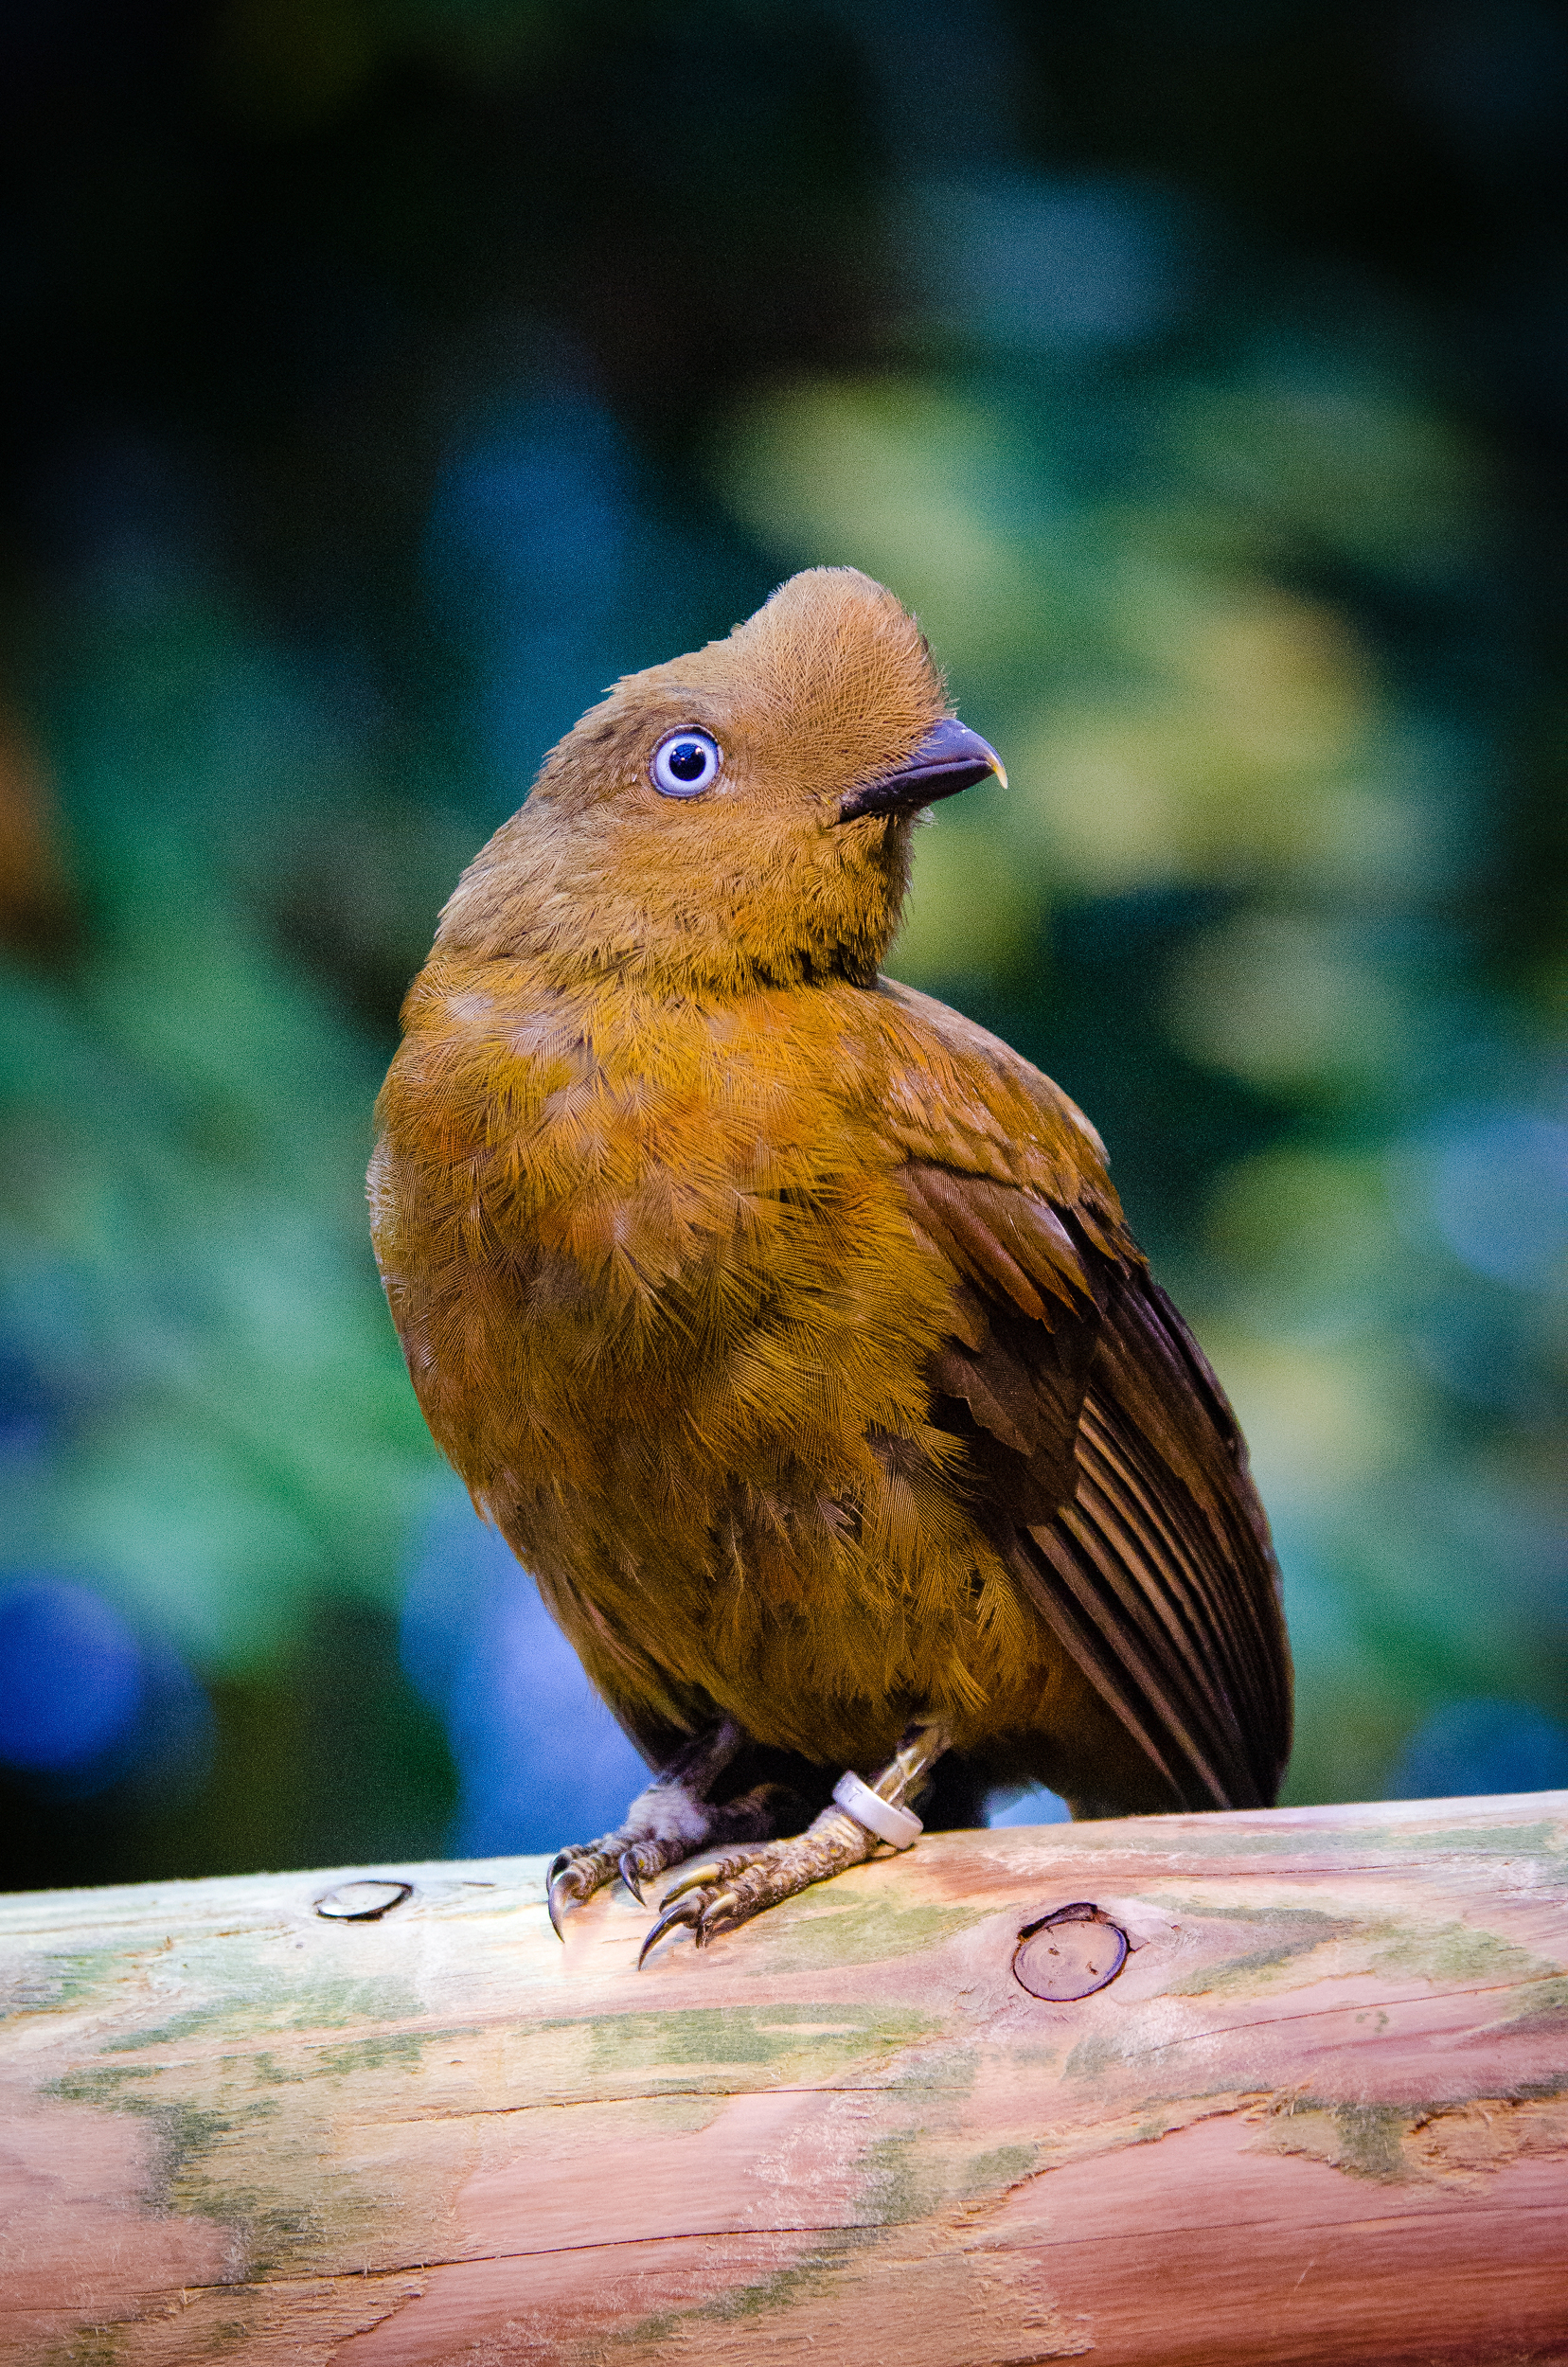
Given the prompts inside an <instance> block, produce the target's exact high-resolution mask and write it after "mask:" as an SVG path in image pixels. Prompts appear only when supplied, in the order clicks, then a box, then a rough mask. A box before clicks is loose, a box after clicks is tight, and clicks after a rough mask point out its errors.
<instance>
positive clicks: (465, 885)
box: [436, 817, 909, 997]
mask: <svg viewBox="0 0 1568 2367" xmlns="http://www.w3.org/2000/svg"><path fill="white" fill-rule="evenodd" d="M520 821H521V817H514V820H513V822H512V823H508V824H506V825H504V826H503V828H501V829H500V830H498V831H497V832H496V834H495V836H494V838H492V839H491V840H490V844H489V845H487V846H485V847H484V848H482V849H481V851H480V853H479V854H478V855H477V856H476V857H475V858H474V860H473V862H472V863H471V864H470V866H469V868H468V870H467V871H466V872H465V873H464V875H463V878H462V880H461V881H460V882H459V884H458V886H457V888H456V890H455V892H454V895H453V897H452V899H451V900H450V902H449V903H448V905H447V907H446V910H445V912H444V913H443V914H442V916H441V925H440V929H439V931H438V933H437V940H436V950H437V952H439V953H443V954H448V955H458V956H461V957H464V958H467V959H469V960H477V961H486V960H522V961H526V963H527V964H528V966H529V968H530V969H531V970H533V971H534V972H535V974H536V975H538V976H539V977H540V978H541V979H542V980H543V981H544V982H545V983H547V984H548V985H550V986H551V987H554V988H558V989H561V990H562V991H570V990H572V989H574V988H578V987H580V986H585V985H592V984H593V983H594V982H595V981H596V980H597V981H604V982H615V983H621V984H627V985H634V986H637V987H639V988H645V989H647V990H650V991H652V992H654V993H671V994H675V995H682V996H684V995H687V994H690V993H693V992H695V993H699V994H701V995H704V997H712V996H721V997H722V996H729V995H738V996H739V995H748V994H752V993H755V992H757V990H758V989H759V988H777V987H789V986H796V985H811V984H822V983H825V982H827V981H829V980H833V979H842V980H845V981H846V982H848V983H849V984H851V985H856V986H864V987H869V986H871V985H873V984H874V983H875V981H876V978H877V975H878V972H879V970H880V969H881V966H882V957H883V955H884V954H885V952H886V951H887V948H888V946H889V944H890V943H891V942H892V939H893V936H894V934H895V932H896V930H897V928H898V923H899V917H900V910H901V907H902V903H903V897H904V891H905V888H906V886H907V883H908V877H909V850H908V832H907V828H901V827H900V828H896V829H895V828H889V829H887V830H886V831H884V832H881V833H867V834H863V835H862V838H861V840H860V842H859V843H858V844H853V845H838V844H830V845H829V847H828V849H827V850H826V854H825V855H823V856H820V857H819V859H818V860H816V861H813V862H803V863H800V864H799V865H798V866H795V867H794V868H793V871H792V873H791V874H789V875H788V876H784V877H780V876H779V874H778V873H777V872H776V871H770V870H766V869H760V870H752V869H749V868H748V869H747V870H745V871H739V870H738V871H737V872H736V873H735V874H733V875H729V876H726V874H725V872H724V871H723V870H722V868H721V869H716V870H715V871H711V872H709V873H708V874H706V875H705V876H691V875H690V874H689V873H678V872H676V871H675V870H673V869H672V868H664V867H661V866H659V865H657V864H656V863H641V864H630V863H626V862H624V861H619V862H617V861H613V860H603V861H600V862H598V863H595V862H592V861H584V860H583V858H582V854H581V850H580V848H579V847H577V846H563V845H561V843H560V842H559V841H557V840H554V839H553V838H551V837H548V836H544V835H543V834H541V835H540V836H539V837H537V838H534V839H532V840H530V839H529V837H528V836H527V835H526V833H525V832H523V831H521V830H520V829H519V828H517V824H518V822H520Z"/></svg>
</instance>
